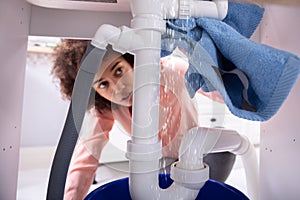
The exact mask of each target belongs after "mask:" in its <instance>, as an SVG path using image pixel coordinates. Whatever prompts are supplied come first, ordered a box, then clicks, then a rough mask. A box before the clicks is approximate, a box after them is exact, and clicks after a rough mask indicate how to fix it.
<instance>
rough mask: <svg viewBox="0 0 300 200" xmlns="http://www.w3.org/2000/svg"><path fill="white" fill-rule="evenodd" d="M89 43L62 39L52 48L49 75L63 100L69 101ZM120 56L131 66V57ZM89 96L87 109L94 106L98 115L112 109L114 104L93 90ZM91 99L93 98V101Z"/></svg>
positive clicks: (129, 55) (127, 55) (88, 41)
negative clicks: (51, 63)
mask: <svg viewBox="0 0 300 200" xmlns="http://www.w3.org/2000/svg"><path fill="white" fill-rule="evenodd" d="M90 42H91V41H90V40H79V39H62V40H61V42H60V44H58V45H57V46H56V47H55V48H54V54H53V55H54V63H53V68H52V70H51V74H52V75H53V76H54V78H55V79H57V80H58V81H59V87H60V92H61V94H62V97H63V99H67V100H71V97H72V93H73V87H74V83H75V78H76V76H77V73H78V70H79V67H80V63H81V59H82V57H83V55H84V53H85V51H86V48H87V46H88V45H89V43H90ZM107 53H109V51H107ZM122 56H123V57H124V58H125V59H126V60H127V62H128V63H130V64H131V66H133V62H134V57H133V55H131V54H129V53H125V54H123V55H122ZM91 94H92V95H91V96H90V100H89V105H88V109H90V108H91V107H93V106H95V108H96V110H97V111H98V112H99V113H103V112H104V111H105V110H110V109H112V105H114V104H113V103H112V102H110V101H109V100H107V99H105V98H104V97H102V96H100V95H99V94H98V93H97V92H96V91H95V90H94V89H93V88H92V92H91ZM91 98H94V99H93V100H94V101H92V100H91ZM93 103H94V104H93ZM113 107H115V106H113Z"/></svg>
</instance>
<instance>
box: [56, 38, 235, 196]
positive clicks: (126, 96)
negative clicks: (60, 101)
mask: <svg viewBox="0 0 300 200" xmlns="http://www.w3.org/2000/svg"><path fill="white" fill-rule="evenodd" d="M88 44H89V41H87V40H62V42H61V44H60V45H59V46H58V47H57V48H56V49H55V61H54V67H53V70H52V73H53V75H54V76H55V77H56V78H58V79H59V81H60V82H59V83H60V88H61V92H62V94H63V95H64V97H66V98H67V99H70V98H71V95H72V91H73V85H74V81H75V77H76V74H77V72H78V69H79V67H80V61H81V59H82V56H83V54H84V52H85V49H86V47H87V45H88ZM133 60H134V59H133V56H132V55H130V54H124V55H121V54H119V53H118V52H115V51H113V50H112V48H111V47H108V50H107V52H106V54H105V56H104V58H103V61H102V64H101V66H100V67H99V71H98V72H97V74H96V75H95V77H94V82H93V86H92V89H93V90H94V91H95V92H92V94H95V95H94V96H91V97H90V102H94V103H90V105H89V106H88V111H87V113H86V116H85V119H84V122H83V127H82V130H81V133H80V137H79V141H78V143H77V145H76V148H75V151H74V154H73V157H72V161H71V164H70V167H69V171H68V177H67V181H66V187H65V199H83V198H84V197H85V195H86V194H87V192H88V189H89V187H90V185H91V183H92V181H93V178H94V176H95V172H96V169H97V167H98V164H99V158H100V155H101V151H102V149H103V147H104V146H105V144H106V143H107V142H108V140H109V133H110V131H111V129H112V127H113V125H114V122H115V121H118V122H119V123H120V124H121V125H122V127H123V128H124V130H125V131H126V132H127V134H131V120H132V113H131V109H132V94H133V92H134V91H133V66H134V65H133ZM187 67H188V63H187V62H186V61H185V60H184V59H182V58H180V57H176V56H167V57H164V58H162V59H161V61H160V68H161V73H160V102H159V108H160V110H159V112H160V116H159V139H160V140H161V141H162V145H163V149H162V153H163V156H164V157H171V158H177V157H178V148H179V145H180V141H181V139H182V137H183V135H184V134H185V133H186V132H187V131H188V130H189V129H191V128H193V127H195V126H199V124H198V118H197V115H198V114H197V112H196V109H195V107H194V103H193V102H192V100H191V99H190V97H189V95H188V93H187V90H186V88H185V84H184V79H183V76H184V73H185V71H186V70H187ZM213 97H214V98H215V99H217V100H221V99H219V95H217V94H215V95H213ZM229 156H230V158H231V163H230V170H231V167H232V164H233V162H234V160H233V159H232V158H233V157H232V155H231V154H230V155H229ZM223 157H224V156H223ZM223 157H222V158H223ZM227 160H228V159H227ZM232 161H233V162H232ZM209 165H210V164H209ZM230 170H229V172H230ZM227 171H228V170H227ZM227 176H228V172H227V173H226V174H225V176H224V175H222V176H221V177H217V178H220V179H223V180H222V181H224V177H225V179H226V178H227Z"/></svg>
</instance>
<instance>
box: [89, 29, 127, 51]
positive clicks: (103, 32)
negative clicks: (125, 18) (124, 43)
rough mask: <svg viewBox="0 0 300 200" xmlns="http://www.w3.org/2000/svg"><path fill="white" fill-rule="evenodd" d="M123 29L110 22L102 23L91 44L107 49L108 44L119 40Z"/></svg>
mask: <svg viewBox="0 0 300 200" xmlns="http://www.w3.org/2000/svg"><path fill="white" fill-rule="evenodd" d="M120 33H121V30H120V29H119V28H117V27H115V26H112V25H109V24H103V25H101V26H100V27H99V28H98V30H97V31H96V33H95V35H94V37H93V39H92V41H91V44H92V45H94V46H95V47H97V48H99V49H106V46H107V45H108V44H114V43H116V42H117V41H118V38H119V36H120Z"/></svg>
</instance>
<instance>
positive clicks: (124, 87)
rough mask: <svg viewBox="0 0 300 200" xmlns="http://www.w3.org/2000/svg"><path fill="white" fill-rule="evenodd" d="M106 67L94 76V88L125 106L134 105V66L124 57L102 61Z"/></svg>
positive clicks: (103, 95) (112, 100)
mask: <svg viewBox="0 0 300 200" xmlns="http://www.w3.org/2000/svg"><path fill="white" fill-rule="evenodd" d="M101 67H106V68H105V70H104V71H99V72H98V73H97V74H96V75H95V78H94V83H93V88H94V89H95V90H96V92H97V93H98V94H99V95H100V96H102V97H104V98H106V99H107V100H109V101H111V102H113V103H115V104H118V105H123V106H131V105H132V90H133V70H132V66H131V65H130V64H129V63H128V62H127V61H126V60H125V59H124V58H123V57H122V56H119V57H117V58H116V59H115V60H114V61H113V62H109V63H107V64H106V63H105V61H104V62H103V63H102V66H101Z"/></svg>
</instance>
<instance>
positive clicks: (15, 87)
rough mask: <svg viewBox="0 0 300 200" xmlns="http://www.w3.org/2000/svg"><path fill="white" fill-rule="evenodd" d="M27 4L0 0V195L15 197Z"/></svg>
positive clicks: (28, 15) (26, 29) (28, 10)
mask: <svg viewBox="0 0 300 200" xmlns="http://www.w3.org/2000/svg"><path fill="white" fill-rule="evenodd" d="M29 17H30V7H29V5H28V4H27V3H26V2H25V1H23V0H1V1H0V60H1V67H0V76H1V77H0V93H1V98H0V113H1V114H0V160H1V165H0V177H1V182H0V184H1V186H0V199H15V198H16V190H17V174H18V161H19V145H20V131H21V117H22V103H23V88H24V77H25V76H24V75H25V59H26V48H27V36H28V33H29Z"/></svg>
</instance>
